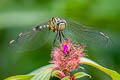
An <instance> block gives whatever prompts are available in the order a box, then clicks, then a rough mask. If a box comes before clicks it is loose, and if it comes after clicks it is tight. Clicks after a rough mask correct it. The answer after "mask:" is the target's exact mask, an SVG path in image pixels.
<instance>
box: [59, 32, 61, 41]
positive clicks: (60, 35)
mask: <svg viewBox="0 0 120 80" xmlns="http://www.w3.org/2000/svg"><path fill="white" fill-rule="evenodd" d="M59 41H60V42H62V39H61V32H60V31H59Z"/></svg>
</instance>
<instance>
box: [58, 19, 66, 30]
mask: <svg viewBox="0 0 120 80" xmlns="http://www.w3.org/2000/svg"><path fill="white" fill-rule="evenodd" d="M66 24H67V22H66V20H64V19H60V20H58V21H57V22H56V26H57V28H58V30H64V29H65V27H66Z"/></svg>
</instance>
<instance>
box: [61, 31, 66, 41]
mask: <svg viewBox="0 0 120 80" xmlns="http://www.w3.org/2000/svg"><path fill="white" fill-rule="evenodd" d="M61 35H62V37H63V38H64V39H65V40H66V37H65V36H64V34H63V32H61Z"/></svg>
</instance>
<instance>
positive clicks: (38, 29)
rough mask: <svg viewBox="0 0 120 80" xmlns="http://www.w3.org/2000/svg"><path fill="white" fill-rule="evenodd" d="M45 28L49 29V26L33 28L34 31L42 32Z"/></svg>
mask: <svg viewBox="0 0 120 80" xmlns="http://www.w3.org/2000/svg"><path fill="white" fill-rule="evenodd" d="M44 28H48V25H42V26H36V27H34V28H33V31H40V30H42V29H44Z"/></svg>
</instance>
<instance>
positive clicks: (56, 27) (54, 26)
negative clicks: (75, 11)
mask: <svg viewBox="0 0 120 80" xmlns="http://www.w3.org/2000/svg"><path fill="white" fill-rule="evenodd" d="M65 27H66V21H65V20H64V19H60V18H58V17H56V18H52V19H50V21H49V22H48V28H49V30H50V31H52V32H55V31H63V30H64V29H65Z"/></svg>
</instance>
